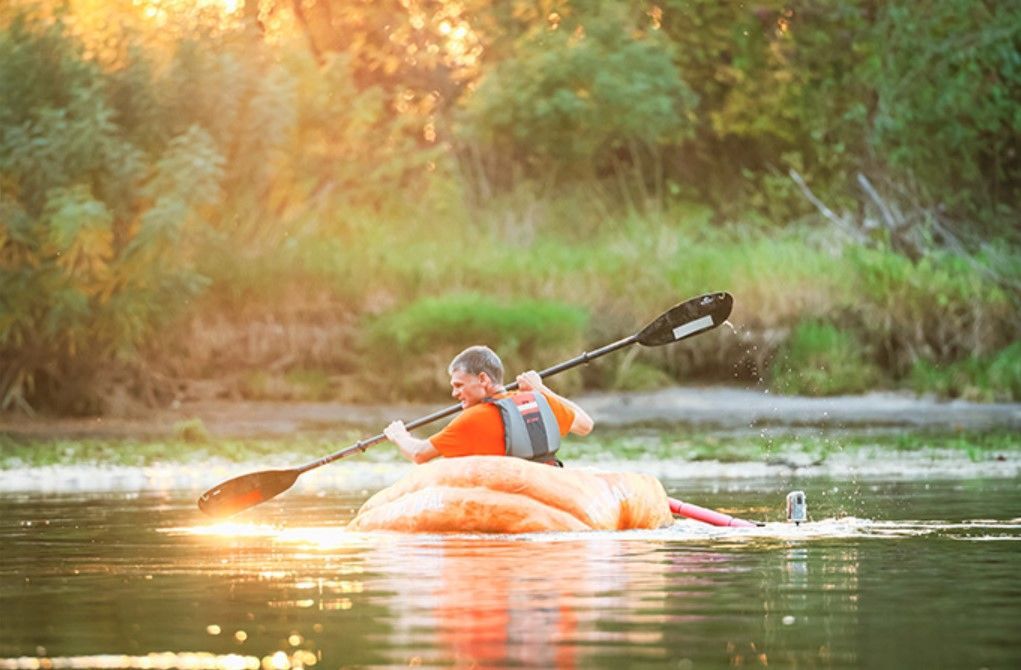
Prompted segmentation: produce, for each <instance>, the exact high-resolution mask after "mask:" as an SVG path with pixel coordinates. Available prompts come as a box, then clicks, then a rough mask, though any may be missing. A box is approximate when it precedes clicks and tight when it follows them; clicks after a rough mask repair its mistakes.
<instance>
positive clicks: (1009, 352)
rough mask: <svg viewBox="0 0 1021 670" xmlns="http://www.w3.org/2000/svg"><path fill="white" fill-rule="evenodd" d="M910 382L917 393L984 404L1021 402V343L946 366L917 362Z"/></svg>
mask: <svg viewBox="0 0 1021 670" xmlns="http://www.w3.org/2000/svg"><path fill="white" fill-rule="evenodd" d="M909 381H910V384H911V387H912V389H914V390H915V391H916V392H918V393H934V394H936V395H939V396H944V397H951V398H964V399H967V400H977V401H986V402H991V401H1000V402H1010V401H1017V400H1021V342H1015V343H1014V344H1012V345H1010V346H1009V347H1007V348H1005V349H1003V350H1002V351H1000V352H998V353H997V354H995V355H993V356H969V357H967V358H965V359H964V360H961V361H957V362H954V363H949V364H945V365H936V364H933V363H931V362H930V361H925V360H922V361H918V362H917V363H916V364H915V365H914V367H913V368H912V370H911V375H910V377H909Z"/></svg>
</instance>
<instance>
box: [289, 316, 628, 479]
mask: <svg viewBox="0 0 1021 670" xmlns="http://www.w3.org/2000/svg"><path fill="white" fill-rule="evenodd" d="M637 341H638V335H629V336H628V337H625V338H623V339H620V340H617V341H616V342H612V343H610V344H607V345H606V346H603V347H600V348H598V349H595V350H593V351H585V352H582V353H581V354H579V355H577V356H575V357H574V358H572V359H570V360H567V361H564V362H563V363H558V364H557V365H554V366H553V367H549V368H546V369H545V370H542V371H541V372H539V377H541V378H543V379H545V378H546V377H552V376H553V375H555V374H559V373H561V372H564V371H565V370H570V369H571V368H574V367H577V366H579V365H582V364H584V363H588V362H589V361H592V360H595V359H596V358H599V357H600V356H605V355H606V354H609V353H611V352H614V351H617V350H618V349H623V348H624V347H627V346H630V345H632V344H634V343H635V342H637ZM505 388H506V389H507V390H508V391H514V390H516V389H517V388H518V383H517V382H512V383H510V384H507V385H506V386H505ZM462 409H464V408H463V407H461V404H460V403H458V404H456V405H451V406H450V407H446V408H444V409H440V410H436V411H435V412H433V413H432V414H428V415H426V416H423V417H420V418H418V419H415V420H414V421H410V422H408V423H406V424H404V427H405V428H407V429H408V430H414V429H416V428H421V427H422V426H425V425H427V424H430V423H432V422H433V421H439V420H440V419H444V418H446V417H448V416H451V415H453V414H457V413H458V412H460V411H461V410H462ZM386 439H387V438H386V435H385V434H383V433H379V434H378V435H373V436H372V437H368V438H365V439H364V440H359V441H358V442H356V443H354V444H352V445H351V446H349V447H345V448H343V449H341V450H340V451H335V452H333V453H332V454H327V455H326V456H323V457H322V458H318V459H316V460H314V461H312V462H310V463H306V464H305V465H301V466H298V467H297V468H295V470H296V471H297V473H298V474H299V475H300V474H302V473H305V472H308V471H309V470H314V469H315V468H318V467H321V466H323V465H326V464H328V463H332V462H334V461H336V460H339V459H341V458H344V457H345V456H349V455H351V454H354V453H358V452H363V451H365V450H366V449H368V448H369V447H371V446H373V445H376V444H379V443H380V442H385V441H386Z"/></svg>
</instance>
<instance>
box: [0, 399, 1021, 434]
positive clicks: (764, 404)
mask: <svg viewBox="0 0 1021 670" xmlns="http://www.w3.org/2000/svg"><path fill="white" fill-rule="evenodd" d="M577 401H578V402H579V403H580V404H581V405H582V406H583V407H585V408H586V410H587V411H588V412H589V413H590V414H591V415H592V417H593V418H594V419H595V421H596V425H597V426H599V427H601V428H605V427H612V428H615V429H627V428H631V427H635V426H650V425H651V426H657V427H693V428H697V429H700V430H713V431H727V432H730V431H741V430H756V429H763V428H796V427H800V428H820V429H824V428H825V429H867V428H888V429H897V428H903V429H912V430H919V429H928V430H947V431H989V430H1004V431H1018V432H1019V433H1021V403H995V404H993V403H975V402H968V401H964V400H951V401H946V400H937V399H934V398H929V397H918V396H915V395H913V394H909V393H888V392H882V393H879V392H877V393H869V394H865V395H854V396H833V397H828V398H809V397H802V396H785V395H778V394H775V393H770V392H769V391H760V390H755V389H743V388H733V387H721V386H707V387H674V388H668V389H663V390H660V391H652V392H643V393H597V394H589V395H582V396H579V397H578V398H577ZM437 407H438V406H437V405H431V404H422V403H418V404H415V403H404V404H380V405H354V404H349V403H333V402H290V403H289V402H253V401H237V402H234V401H231V402H225V401H208V402H191V403H176V404H174V405H173V406H171V407H168V408H164V409H153V410H150V411H145V412H141V413H137V414H135V415H134V416H127V417H118V418H104V417H92V418H53V417H44V416H37V417H27V416H24V415H15V414H0V435H7V436H12V437H19V438H32V439H72V438H90V437H91V438H170V437H175V436H180V434H181V433H182V432H184V431H186V430H187V427H188V426H194V427H198V426H201V430H204V431H205V432H206V433H208V435H209V436H211V437H215V438H235V439H248V438H259V437H284V436H299V435H301V436H317V435H318V436H323V435H337V434H345V433H348V432H351V431H356V432H363V433H369V432H378V431H379V430H381V429H382V428H383V427H384V426H386V425H387V424H388V423H389V422H390V421H392V420H394V419H395V418H403V419H405V420H406V421H407V420H410V419H412V418H414V417H419V416H424V415H426V414H429V413H431V412H433V411H435V410H436V409H437ZM437 425H440V424H437Z"/></svg>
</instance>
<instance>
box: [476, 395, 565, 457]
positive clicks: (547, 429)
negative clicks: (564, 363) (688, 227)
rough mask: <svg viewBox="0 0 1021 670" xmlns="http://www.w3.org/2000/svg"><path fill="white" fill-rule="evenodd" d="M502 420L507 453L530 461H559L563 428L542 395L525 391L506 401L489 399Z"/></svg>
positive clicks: (509, 397) (503, 399)
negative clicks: (557, 454)
mask: <svg viewBox="0 0 1021 670" xmlns="http://www.w3.org/2000/svg"><path fill="white" fill-rule="evenodd" d="M486 402H488V403H490V404H492V405H496V407H497V409H499V410H500V418H501V419H503V434H504V453H505V454H506V455H507V456H516V457H518V458H524V459H525V460H529V461H539V462H542V463H548V462H553V461H556V457H555V454H556V453H557V449H559V448H560V426H559V425H558V424H557V417H556V416H554V414H553V409H552V408H551V407H550V406H549V401H547V400H546V398H545V397H543V395H542V394H541V393H532V392H530V391H523V392H521V393H514V394H511V395H510V396H508V397H506V398H499V399H497V398H486Z"/></svg>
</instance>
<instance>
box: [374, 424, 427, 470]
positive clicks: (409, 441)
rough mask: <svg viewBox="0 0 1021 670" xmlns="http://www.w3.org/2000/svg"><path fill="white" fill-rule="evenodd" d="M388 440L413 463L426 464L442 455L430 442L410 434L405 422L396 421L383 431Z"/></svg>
mask: <svg viewBox="0 0 1021 670" xmlns="http://www.w3.org/2000/svg"><path fill="white" fill-rule="evenodd" d="M383 434H384V435H386V437H387V439H388V440H390V441H391V442H393V443H394V444H396V445H397V448H398V449H400V450H401V453H402V454H403V455H404V457H405V458H407V459H408V460H409V461H411V462H412V463H425V462H426V461H431V460H432V459H434V458H436V457H437V456H439V455H440V452H438V451H436V447H434V446H433V444H432V442H430V441H429V440H422V439H420V438H417V437H415V436H414V435H412V434H411V433H409V432H408V429H407V428H405V427H404V422H403V421H394V422H393V423H391V424H390V425H389V426H387V427H386V430H384V431H383Z"/></svg>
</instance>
